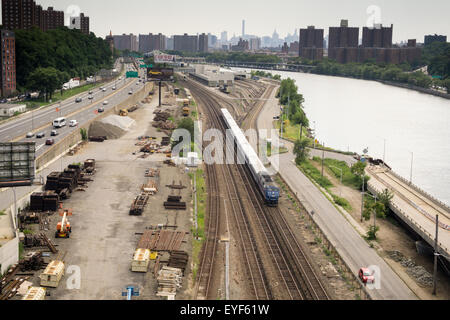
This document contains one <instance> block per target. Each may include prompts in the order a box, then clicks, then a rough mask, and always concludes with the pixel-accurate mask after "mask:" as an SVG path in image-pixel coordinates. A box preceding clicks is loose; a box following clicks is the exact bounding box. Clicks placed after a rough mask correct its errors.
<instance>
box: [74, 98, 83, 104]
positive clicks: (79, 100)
mask: <svg viewBox="0 0 450 320" xmlns="http://www.w3.org/2000/svg"><path fill="white" fill-rule="evenodd" d="M82 101H83V99H81V98H76V99H75V102H76V103H79V102H82Z"/></svg>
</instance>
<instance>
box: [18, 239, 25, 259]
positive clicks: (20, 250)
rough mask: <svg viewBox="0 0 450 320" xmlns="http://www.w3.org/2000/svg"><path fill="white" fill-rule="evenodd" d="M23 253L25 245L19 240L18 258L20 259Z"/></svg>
mask: <svg viewBox="0 0 450 320" xmlns="http://www.w3.org/2000/svg"><path fill="white" fill-rule="evenodd" d="M24 253H25V246H24V244H23V243H22V242H19V260H22V258H23V256H24Z"/></svg>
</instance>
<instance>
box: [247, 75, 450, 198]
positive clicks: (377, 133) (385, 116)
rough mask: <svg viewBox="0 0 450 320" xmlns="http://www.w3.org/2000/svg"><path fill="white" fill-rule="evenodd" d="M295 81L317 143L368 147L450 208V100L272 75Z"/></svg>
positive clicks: (364, 84) (360, 83)
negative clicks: (384, 155)
mask: <svg viewBox="0 0 450 320" xmlns="http://www.w3.org/2000/svg"><path fill="white" fill-rule="evenodd" d="M241 70H242V69H241ZM270 72H272V74H279V75H281V76H282V78H283V79H284V78H288V77H290V78H292V79H295V81H296V83H297V86H298V87H299V92H300V93H301V94H303V96H304V99H305V103H304V106H305V111H306V113H307V115H308V118H309V120H310V126H311V128H314V122H315V127H316V135H317V139H318V140H319V141H320V142H323V143H324V144H325V146H328V147H331V148H335V149H339V150H343V151H348V150H350V151H354V152H357V153H359V154H362V153H363V149H365V148H368V149H369V154H370V156H372V157H374V158H379V159H383V154H384V144H385V142H386V163H387V164H388V165H389V166H391V167H392V169H393V170H394V171H395V172H397V173H398V174H400V175H401V176H402V177H404V178H406V179H408V180H409V179H410V175H411V162H412V180H413V183H414V184H415V185H417V186H418V187H420V188H421V189H423V190H425V191H426V192H428V193H430V194H431V195H433V196H435V197H436V198H437V199H439V200H441V201H443V202H445V203H446V204H449V205H450V100H447V99H444V98H440V97H435V96H432V95H427V94H423V93H419V92H416V91H413V90H408V89H403V88H398V87H393V86H389V85H384V84H381V83H379V82H376V81H366V80H357V79H348V78H340V77H330V76H321V75H314V74H306V73H294V72H278V71H270Z"/></svg>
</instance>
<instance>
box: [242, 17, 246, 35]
mask: <svg viewBox="0 0 450 320" xmlns="http://www.w3.org/2000/svg"><path fill="white" fill-rule="evenodd" d="M244 36H245V20H242V37H244Z"/></svg>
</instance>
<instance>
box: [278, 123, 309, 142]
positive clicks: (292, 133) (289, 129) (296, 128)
mask: <svg viewBox="0 0 450 320" xmlns="http://www.w3.org/2000/svg"><path fill="white" fill-rule="evenodd" d="M275 127H276V128H277V129H278V132H280V130H281V122H280V121H279V120H278V121H276V124H275ZM283 131H284V132H283V138H284V139H286V140H289V141H292V142H295V141H297V140H298V139H299V138H300V125H298V124H295V125H292V124H291V123H290V121H288V123H287V125H285V126H283ZM307 136H308V129H307V128H305V127H303V134H302V138H305V137H307ZM310 140H311V142H312V143H313V140H312V139H310Z"/></svg>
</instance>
